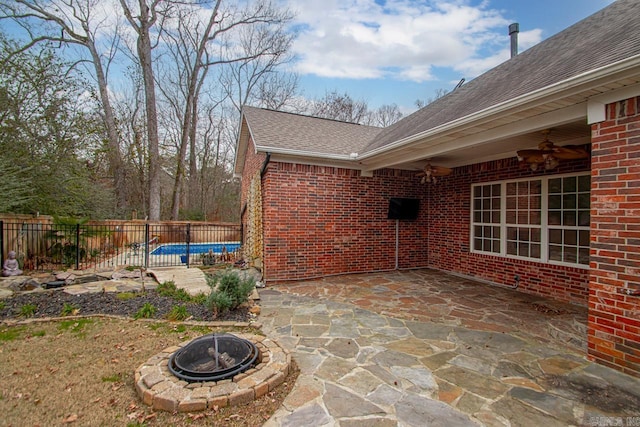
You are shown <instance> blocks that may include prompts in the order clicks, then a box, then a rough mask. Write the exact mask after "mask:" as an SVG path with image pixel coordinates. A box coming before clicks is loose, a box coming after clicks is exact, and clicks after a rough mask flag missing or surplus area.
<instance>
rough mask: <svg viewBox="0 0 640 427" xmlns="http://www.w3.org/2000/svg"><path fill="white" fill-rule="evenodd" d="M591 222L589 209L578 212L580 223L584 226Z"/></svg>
mask: <svg viewBox="0 0 640 427" xmlns="http://www.w3.org/2000/svg"><path fill="white" fill-rule="evenodd" d="M590 223H591V214H590V212H589V211H579V212H578V225H580V226H582V227H588V226H589V224H590Z"/></svg>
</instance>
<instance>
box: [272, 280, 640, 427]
mask: <svg viewBox="0 0 640 427" xmlns="http://www.w3.org/2000/svg"><path fill="white" fill-rule="evenodd" d="M260 297H261V306H262V313H261V315H260V322H261V323H262V324H263V331H264V332H265V333H266V335H267V336H268V337H270V338H271V339H274V340H275V341H277V342H278V343H280V344H281V345H282V346H283V347H285V348H287V349H288V350H290V351H291V352H292V357H293V360H294V361H295V362H296V363H297V364H298V366H299V368H300V376H299V379H298V381H297V382H296V384H295V386H294V389H293V391H292V392H291V394H290V396H289V397H287V400H286V402H285V404H284V405H283V406H282V407H281V408H280V409H279V410H278V411H277V412H276V413H275V414H274V416H273V417H272V418H271V419H270V420H269V421H268V422H267V423H266V424H265V426H267V427H273V426H294V425H295V426H298V425H309V426H424V425H430V426H440V425H441V426H472V425H486V426H518V425H521V426H528V425H545V426H547V427H550V426H561V425H562V426H566V425H590V424H589V423H591V425H593V420H596V421H597V420H605V421H606V420H609V421H610V422H618V421H617V418H615V417H622V420H623V421H624V420H625V419H631V420H637V421H640V381H639V380H638V379H636V378H632V377H629V376H627V375H624V374H621V373H619V372H616V371H613V370H611V369H609V368H606V367H604V366H600V365H595V364H593V363H591V362H589V361H588V360H586V357H585V352H584V342H585V339H586V337H585V336H580V335H579V334H568V335H565V334H561V335H558V334H554V333H552V332H553V331H557V330H558V329H563V328H566V329H567V330H568V329H569V328H570V329H571V330H580V328H575V325H576V324H579V325H583V324H585V323H586V309H585V308H582V307H574V306H570V305H563V304H559V303H557V302H553V301H546V300H544V299H542V298H540V297H532V296H530V295H525V294H521V293H517V292H514V291H511V290H508V289H502V288H497V287H492V286H488V285H486V284H482V283H477V282H473V281H470V280H466V279H461V278H458V277H453V276H449V275H446V274H443V273H440V272H433V271H430V270H424V271H423V270H421V271H411V272H391V273H379V274H367V275H351V276H343V277H333V278H327V279H323V280H316V281H307V282H300V283H288V284H283V285H273V286H271V287H268V288H265V289H262V290H260ZM541 306H542V307H546V306H553V307H556V308H558V307H559V308H560V309H559V310H542V311H540V310H539V307H541ZM558 313H559V314H558ZM594 394H596V395H598V396H600V398H598V397H597V396H594ZM602 396H612V398H611V399H608V400H607V399H604V398H602ZM612 417H613V418H612ZM624 417H627V418H624ZM612 425H613V424H612ZM623 425H624V424H623Z"/></svg>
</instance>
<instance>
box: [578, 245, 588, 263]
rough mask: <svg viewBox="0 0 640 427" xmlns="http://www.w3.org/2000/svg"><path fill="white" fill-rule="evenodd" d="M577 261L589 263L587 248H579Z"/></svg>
mask: <svg viewBox="0 0 640 427" xmlns="http://www.w3.org/2000/svg"><path fill="white" fill-rule="evenodd" d="M578 263H579V264H585V265H588V264H589V249H587V248H580V249H579V250H578Z"/></svg>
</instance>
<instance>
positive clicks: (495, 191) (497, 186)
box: [491, 184, 501, 196]
mask: <svg viewBox="0 0 640 427" xmlns="http://www.w3.org/2000/svg"><path fill="white" fill-rule="evenodd" d="M500 187H501V185H500V184H493V186H491V195H493V196H499V195H500V194H501V192H500Z"/></svg>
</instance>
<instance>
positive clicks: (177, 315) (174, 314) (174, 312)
mask: <svg viewBox="0 0 640 427" xmlns="http://www.w3.org/2000/svg"><path fill="white" fill-rule="evenodd" d="M188 317H189V312H188V311H187V307H186V306H184V305H175V306H173V307H172V308H171V311H170V312H169V314H167V319H168V320H170V321H172V322H176V321H180V320H185V319H186V318H188Z"/></svg>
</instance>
